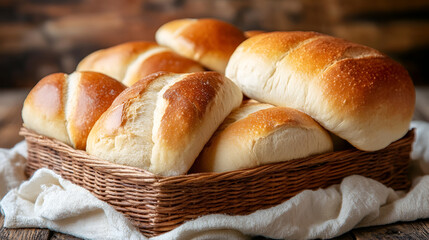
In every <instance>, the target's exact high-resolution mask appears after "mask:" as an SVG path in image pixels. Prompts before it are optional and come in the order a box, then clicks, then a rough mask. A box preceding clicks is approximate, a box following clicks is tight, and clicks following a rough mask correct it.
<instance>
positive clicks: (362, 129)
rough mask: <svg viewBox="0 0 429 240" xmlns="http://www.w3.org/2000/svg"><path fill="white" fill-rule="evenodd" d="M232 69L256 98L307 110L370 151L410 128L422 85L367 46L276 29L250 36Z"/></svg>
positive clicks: (238, 81)
mask: <svg viewBox="0 0 429 240" xmlns="http://www.w3.org/2000/svg"><path fill="white" fill-rule="evenodd" d="M226 76H227V77H229V78H230V79H231V80H233V81H234V82H235V83H236V84H237V85H238V86H239V87H240V88H241V89H242V91H243V93H244V94H245V95H247V96H249V97H250V98H253V99H256V100H258V101H262V102H267V103H271V104H274V105H277V106H286V107H292V108H295V109H298V110H301V111H303V112H305V113H307V114H308V115H310V116H311V117H312V118H314V119H315V120H316V121H317V122H319V123H320V124H321V125H322V126H323V127H324V128H325V129H327V130H329V131H331V132H333V133H334V134H336V135H337V136H339V137H341V138H343V139H345V140H347V141H348V142H349V143H351V144H352V145H353V146H355V147H356V148H358V149H361V150H365V151H375V150H379V149H382V148H384V147H386V146H387V145H389V144H390V143H391V142H393V141H395V140H397V139H399V138H401V137H402V136H404V135H405V133H406V132H407V131H408V129H409V123H410V121H411V118H412V115H413V110H414V104H415V91H414V86H413V83H412V80H411V78H410V76H409V75H408V72H407V71H406V70H405V69H404V68H403V67H402V66H401V65H400V64H399V63H397V62H395V61H393V60H392V59H390V58H388V57H387V56H385V55H383V54H381V53H380V52H378V51H376V50H374V49H371V48H369V47H366V46H362V45H359V44H355V43H351V42H348V41H346V40H343V39H339V38H334V37H330V36H327V35H322V34H319V33H314V32H272V33H264V34H259V35H256V36H254V37H252V38H249V39H248V40H246V41H245V42H243V43H242V44H241V45H240V46H239V47H238V48H237V49H236V51H235V52H234V54H233V55H232V57H231V59H230V62H229V64H228V66H227V69H226Z"/></svg>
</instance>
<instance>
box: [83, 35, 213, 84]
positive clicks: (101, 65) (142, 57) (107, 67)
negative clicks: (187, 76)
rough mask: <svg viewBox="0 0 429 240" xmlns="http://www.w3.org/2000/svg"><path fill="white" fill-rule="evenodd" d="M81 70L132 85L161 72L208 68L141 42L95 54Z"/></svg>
mask: <svg viewBox="0 0 429 240" xmlns="http://www.w3.org/2000/svg"><path fill="white" fill-rule="evenodd" d="M77 70H78V71H95V72H101V73H104V74H106V75H108V76H111V77H113V78H115V79H118V80H119V81H121V82H122V83H123V84H125V85H126V86H131V85H133V84H134V83H135V82H137V81H138V80H140V79H142V78H144V77H145V76H148V75H150V74H152V73H156V72H160V71H166V72H174V73H188V72H199V71H204V68H203V67H202V66H201V65H200V64H198V63H197V62H195V61H192V60H190V59H187V58H185V57H182V56H180V55H178V54H176V53H174V52H173V51H171V50H170V49H168V48H166V47H162V46H159V45H157V44H156V43H154V42H145V41H140V42H127V43H123V44H119V45H116V46H113V47H110V48H106V49H102V50H98V51H96V52H93V53H91V54H90V55H88V56H87V57H85V58H84V59H83V60H82V61H81V62H80V63H79V65H78V66H77Z"/></svg>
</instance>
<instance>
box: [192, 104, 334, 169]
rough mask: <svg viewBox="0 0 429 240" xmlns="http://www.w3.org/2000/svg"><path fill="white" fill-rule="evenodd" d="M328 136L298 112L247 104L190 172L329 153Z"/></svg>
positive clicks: (221, 131) (227, 121) (236, 167)
mask: <svg viewBox="0 0 429 240" xmlns="http://www.w3.org/2000/svg"><path fill="white" fill-rule="evenodd" d="M332 148H333V147H332V141H331V138H330V136H329V133H328V132H327V131H326V130H324V129H323V128H322V127H321V126H320V125H319V124H318V123H316V122H315V121H314V120H313V119H312V118H311V117H309V116H308V115H306V114H305V113H302V112H300V111H298V110H295V109H292V108H286V107H275V106H273V105H270V104H262V103H258V102H256V101H253V100H250V101H246V102H244V103H243V104H242V106H241V107H240V108H238V109H236V110H234V111H233V112H232V113H231V114H230V115H229V116H228V117H227V119H226V120H225V121H224V122H223V123H222V125H221V126H220V127H219V129H218V130H217V131H216V133H215V134H214V136H213V137H212V138H211V139H210V141H209V143H208V144H207V145H206V146H205V147H204V150H203V151H202V153H201V154H200V156H199V157H198V159H197V161H196V162H195V164H194V166H193V167H192V170H191V171H192V172H225V171H232V170H238V169H244V168H251V167H256V166H260V165H264V164H267V163H274V162H281V161H287V160H291V159H296V158H303V157H307V156H310V155H313V154H319V153H325V152H329V151H332Z"/></svg>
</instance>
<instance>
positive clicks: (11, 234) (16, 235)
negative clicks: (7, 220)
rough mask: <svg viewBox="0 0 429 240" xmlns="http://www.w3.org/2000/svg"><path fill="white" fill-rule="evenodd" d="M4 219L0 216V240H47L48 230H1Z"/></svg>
mask: <svg viewBox="0 0 429 240" xmlns="http://www.w3.org/2000/svg"><path fill="white" fill-rule="evenodd" d="M3 222H4V217H3V215H0V226H2V227H1V228H0V239H2V240H3V239H28V240H33V239H34V240H48V239H49V237H50V236H49V232H50V231H49V229H37V228H27V229H10V228H3Z"/></svg>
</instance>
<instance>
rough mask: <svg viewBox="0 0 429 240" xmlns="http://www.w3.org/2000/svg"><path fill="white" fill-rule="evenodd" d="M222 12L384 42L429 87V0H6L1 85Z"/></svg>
mask: <svg viewBox="0 0 429 240" xmlns="http://www.w3.org/2000/svg"><path fill="white" fill-rule="evenodd" d="M185 17H190V18H202V17H214V18H218V19H221V20H225V21H228V22H230V23H233V24H235V25H236V26H238V27H239V28H241V29H242V30H255V29H260V30H267V31H273V30H285V31H287V30H312V31H319V32H323V33H327V34H331V35H334V36H338V37H342V38H345V39H348V40H351V41H354V42H358V43H362V44H365V45H368V46H371V47H373V48H376V49H378V50H380V51H382V52H384V53H386V54H387V55H389V56H391V57H393V58H394V59H396V60H397V61H399V62H401V63H402V64H403V65H405V67H406V68H407V69H408V71H409V72H410V74H411V76H412V78H413V80H414V83H415V84H416V85H428V84H429V74H428V71H427V67H428V62H429V61H428V55H429V1H428V0H370V1H360V0H318V1H312V0H263V1H261V0H249V1H246V0H156V1H155V0H122V1H120V0H104V1H95V0H0V71H1V72H2V77H1V82H0V88H3V89H4V88H9V89H10V88H30V87H32V86H34V84H35V83H36V82H37V81H38V80H40V79H41V78H42V77H44V76H46V75H48V74H50V73H53V72H66V73H70V72H73V71H74V69H75V67H76V65H77V63H78V62H79V61H80V60H81V59H82V58H83V57H85V56H86V55H88V54H89V53H91V52H92V51H95V50H97V49H100V48H105V47H109V46H112V45H115V44H118V43H122V42H126V41H130V40H154V33H155V31H156V30H157V28H158V27H159V26H161V25H162V24H163V23H165V22H168V21H170V20H173V19H177V18H185Z"/></svg>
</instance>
